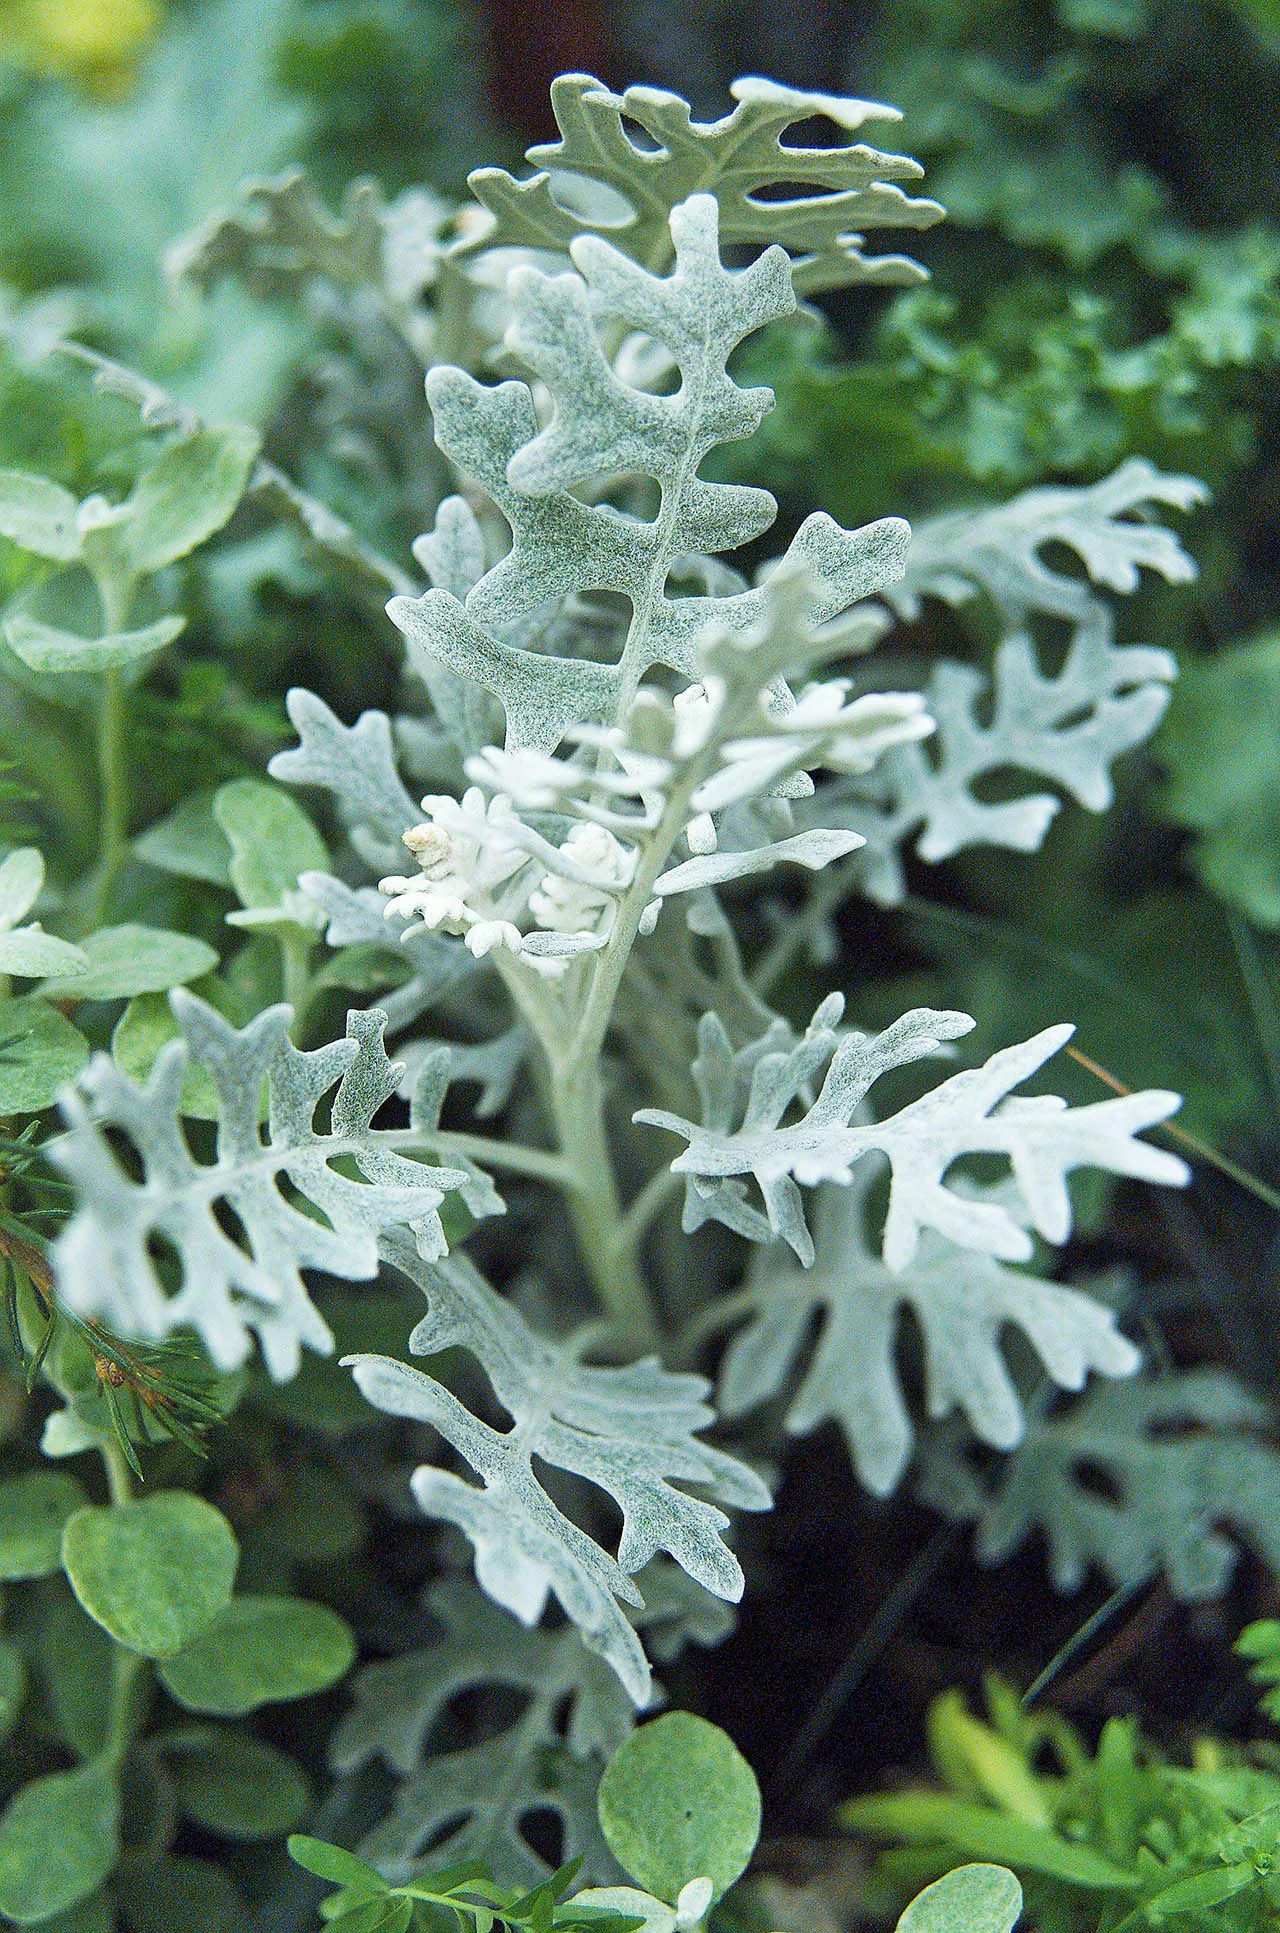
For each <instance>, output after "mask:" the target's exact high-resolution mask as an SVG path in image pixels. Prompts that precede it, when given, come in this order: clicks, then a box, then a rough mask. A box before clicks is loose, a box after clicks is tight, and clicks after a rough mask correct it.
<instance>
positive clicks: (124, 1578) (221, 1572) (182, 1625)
mask: <svg viewBox="0 0 1280 1933" xmlns="http://www.w3.org/2000/svg"><path fill="white" fill-rule="evenodd" d="M239 1555H240V1553H239V1550H238V1548H237V1546H236V1540H235V1536H234V1534H233V1532H232V1529H231V1526H230V1524H228V1523H227V1521H226V1519H225V1517H223V1516H222V1515H221V1514H220V1513H219V1512H218V1511H216V1510H214V1509H213V1508H212V1506H211V1505H209V1504H207V1503H205V1502H204V1501H203V1499H202V1498H200V1497H190V1496H187V1495H186V1494H185V1493H184V1492H182V1491H166V1492H164V1493H162V1494H161V1495H160V1496H157V1497H144V1498H142V1499H141V1500H140V1501H138V1502H136V1503H119V1504H112V1505H111V1506H110V1508H109V1509H106V1510H96V1509H93V1508H89V1509H84V1510H77V1511H75V1512H74V1513H73V1514H72V1515H71V1516H70V1517H69V1518H68V1519H67V1522H66V1524H65V1525H64V1526H63V1532H62V1563H63V1568H64V1569H65V1570H66V1573H67V1577H68V1580H69V1581H70V1584H71V1588H72V1590H73V1591H74V1592H75V1594H76V1596H77V1597H78V1598H79V1600H80V1602H81V1604H82V1605H83V1606H84V1608H85V1610H86V1611H87V1612H88V1613H89V1616H90V1617H91V1618H96V1620H97V1622H98V1623H99V1624H101V1625H102V1626H103V1627H104V1628H105V1629H106V1630H108V1631H109V1632H110V1633H111V1635H112V1637H113V1638H114V1639H115V1641H116V1643H117V1644H121V1645H125V1646H126V1647H127V1648H128V1649H129V1650H130V1651H137V1652H140V1653H141V1654H142V1656H143V1657H144V1658H171V1657H173V1655H174V1654H175V1653H176V1652H178V1651H181V1650H182V1649H183V1647H184V1646H185V1645H186V1644H188V1643H189V1642H190V1640H191V1639H192V1638H194V1637H195V1636H196V1635H197V1633H198V1632H200V1631H202V1630H203V1629H204V1627H205V1626H206V1625H207V1624H209V1623H210V1622H211V1621H212V1620H213V1619H214V1618H215V1617H216V1616H217V1614H218V1612H219V1611H221V1610H222V1608H223V1606H224V1605H225V1604H227V1603H228V1602H229V1600H230V1597H231V1588H232V1585H233V1584H234V1582H235V1574H236V1564H237V1561H238V1559H239Z"/></svg>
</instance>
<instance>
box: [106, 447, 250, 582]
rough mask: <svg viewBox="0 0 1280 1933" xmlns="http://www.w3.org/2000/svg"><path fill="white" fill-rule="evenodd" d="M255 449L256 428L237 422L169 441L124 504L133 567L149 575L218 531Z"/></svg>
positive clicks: (232, 505)
mask: <svg viewBox="0 0 1280 1933" xmlns="http://www.w3.org/2000/svg"><path fill="white" fill-rule="evenodd" d="M258 447H259V438H258V434H257V431H256V430H252V429H250V428H249V427H248V426H247V425H245V424H240V423H236V424H231V425H230V426H228V427H227V428H225V429H208V428H201V429H198V430H195V431H194V432H193V433H192V434H191V435H190V436H184V437H182V438H181V439H180V440H179V441H178V442H176V443H171V444H170V445H169V448H168V449H167V450H166V451H165V452H164V454H163V455H162V456H160V457H159V458H158V459H157V460H156V462H155V463H154V464H153V465H152V467H151V469H150V470H148V472H147V474H146V475H145V476H144V477H143V479H142V481H141V482H140V483H139V484H138V487H137V489H136V490H135V491H134V493H133V495H132V496H131V497H130V498H129V501H128V503H127V505H125V506H124V507H125V509H126V510H127V511H128V520H127V522H126V523H125V526H124V535H125V543H126V545H127V548H128V553H129V557H130V559H131V561H132V563H133V565H134V567H135V569H136V570H137V571H139V572H140V573H141V574H143V575H150V574H151V573H152V572H153V571H158V570H160V569H162V568H163V566H164V565H165V564H172V563H174V562H175V561H176V560H177V559H178V558H179V557H185V556H186V555H187V552H188V551H192V550H194V549H195V548H196V546H197V544H202V543H203V542H204V540H205V538H206V537H211V536H212V535H213V534H214V532H215V531H217V530H221V529H222V526H223V525H224V524H225V523H226V521H227V519H228V518H229V517H230V515H231V513H232V511H233V510H234V509H235V507H236V505H237V504H238V503H239V501H240V499H241V497H242V496H243V495H244V489H245V485H246V484H247V483H248V481H249V473H250V470H251V469H252V467H253V464H254V461H255V459H256V457H257V454H258Z"/></svg>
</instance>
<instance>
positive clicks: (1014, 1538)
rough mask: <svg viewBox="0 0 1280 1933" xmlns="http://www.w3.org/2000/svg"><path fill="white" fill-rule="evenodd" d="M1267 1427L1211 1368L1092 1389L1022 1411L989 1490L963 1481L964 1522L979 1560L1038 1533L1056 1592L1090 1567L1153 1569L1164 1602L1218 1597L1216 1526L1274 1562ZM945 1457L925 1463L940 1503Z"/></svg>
mask: <svg viewBox="0 0 1280 1933" xmlns="http://www.w3.org/2000/svg"><path fill="white" fill-rule="evenodd" d="M1269 1421H1270V1416H1269V1412H1268V1411H1267V1409H1266V1408H1265V1406H1264V1405H1263V1404H1261V1403H1259V1402H1258V1401H1256V1400H1255V1398H1253V1397H1252V1396H1250V1395H1248V1394H1247V1393H1246V1391H1245V1390H1244V1389H1243V1388H1242V1387H1241V1385H1240V1384H1239V1383H1237V1382H1236V1381H1235V1380H1234V1379H1233V1378H1232V1377H1230V1376H1228V1375H1225V1374H1223V1373H1222V1372H1220V1371H1217V1370H1192V1371H1187V1372H1184V1373H1180V1374H1177V1375H1170V1376H1165V1377H1159V1378H1156V1377H1144V1378H1141V1379H1139V1380H1136V1381H1133V1382H1122V1383H1099V1384H1097V1385H1096V1386H1095V1387H1094V1388H1092V1389H1090V1390H1089V1391H1088V1392H1087V1394H1086V1395H1084V1396H1083V1397H1081V1399H1080V1400H1079V1401H1078V1402H1077V1403H1074V1404H1072V1406H1071V1407H1070V1408H1069V1409H1067V1410H1064V1411H1063V1412H1062V1413H1061V1414H1054V1415H1048V1416H1040V1417H1033V1418H1032V1419H1031V1420H1030V1421H1029V1423H1028V1428H1027V1433H1026V1437H1025V1439H1024V1441H1023V1442H1022V1444H1021V1445H1020V1446H1019V1448H1018V1449H1017V1450H1015V1452H1014V1454H1013V1456H1012V1457H1011V1458H1010V1459H1009V1462H1008V1464H1007V1466H1006V1467H1005V1469H1004V1471H1003V1473H1002V1474H1001V1476H1000V1477H999V1478H998V1479H997V1480H996V1482H995V1484H994V1485H993V1486H992V1487H991V1488H990V1489H989V1490H985V1491H984V1489H983V1488H982V1487H981V1485H978V1486H977V1487H975V1485H974V1480H973V1479H972V1478H969V1479H968V1488H969V1490H970V1494H971V1497H972V1505H971V1506H970V1507H968V1508H966V1509H965V1510H964V1511H963V1513H962V1514H965V1515H969V1514H973V1515H976V1516H977V1519H978V1529H977V1538H976V1549H977V1553H978V1555H979V1557H981V1558H982V1559H983V1561H984V1562H986V1563H991V1564H997V1563H1000V1562H1002V1561H1003V1559H1004V1558H1006V1557H1007V1556H1009V1555H1010V1554H1011V1552H1013V1551H1014V1550H1016V1549H1017V1548H1018V1547H1019V1545H1021V1544H1022V1543H1024V1542H1025V1541H1026V1539H1027V1538H1028V1537H1029V1536H1031V1535H1032V1533H1033V1532H1034V1531H1036V1530H1041V1531H1043V1532H1044V1534H1045V1536H1046V1537H1047V1539H1048V1542H1049V1553H1050V1557H1049V1561H1050V1569H1051V1571H1052V1574H1053V1580H1054V1583H1055V1585H1056V1586H1057V1588H1058V1589H1059V1590H1064V1591H1073V1590H1078V1589H1079V1587H1080V1585H1081V1584H1082V1583H1083V1582H1084V1580H1085V1577H1086V1575H1087V1573H1088V1571H1089V1569H1090V1567H1091V1566H1092V1565H1096V1566H1097V1567H1098V1568H1099V1569H1100V1570H1101V1571H1102V1572H1103V1573H1104V1575H1105V1576H1106V1577H1107V1578H1108V1579H1109V1580H1110V1581H1111V1583H1112V1584H1115V1585H1124V1584H1136V1583H1139V1582H1141V1580H1142V1579H1143V1578H1146V1577H1149V1576H1151V1575H1152V1574H1153V1573H1155V1572H1156V1571H1158V1570H1162V1571H1163V1572H1164V1573H1165V1575H1166V1576H1167V1578H1168V1580H1169V1587H1170V1589H1171V1590H1172V1591H1173V1593H1174V1595H1175V1596H1176V1597H1179V1598H1181V1599H1183V1600H1184V1601H1189V1602H1195V1601H1196V1600H1198V1599H1201V1598H1207V1597H1216V1596H1218V1595H1219V1594H1220V1593H1221V1592H1222V1591H1223V1590H1224V1589H1225V1587H1226V1583H1227V1580H1228V1578H1229V1577H1230V1575H1231V1572H1232V1570H1233V1569H1234V1568H1235V1562H1236V1549H1235V1545H1234V1544H1233V1542H1232V1541H1231V1538H1229V1537H1228V1536H1227V1535H1225V1534H1224V1529H1225V1528H1229V1529H1230V1530H1231V1531H1232V1532H1233V1533H1234V1535H1235V1536H1236V1537H1237V1538H1238V1539H1240V1540H1241V1541H1243V1542H1245V1543H1247V1544H1249V1545H1250V1546H1251V1547H1252V1548H1253V1549H1255V1550H1256V1551H1257V1552H1258V1553H1259V1555H1260V1556H1261V1557H1262V1559H1263V1561H1264V1562H1265V1563H1266V1564H1268V1565H1269V1566H1271V1567H1272V1568H1275V1567H1277V1566H1280V1508H1278V1507H1277V1498H1278V1497H1280V1454H1278V1453H1277V1452H1276V1451H1275V1450H1274V1449H1272V1448H1271V1446H1270V1445H1269V1444H1268V1443H1265V1442H1263V1441H1262V1440H1261V1439H1260V1438H1259V1436H1257V1435H1256V1434H1254V1432H1255V1431H1257V1430H1259V1429H1262V1428H1265V1427H1266V1426H1267V1425H1268V1423H1269ZM946 1454H947V1453H946V1451H945V1450H942V1449H940V1450H939V1453H938V1459H939V1460H937V1461H935V1463H934V1465H933V1467H932V1468H931V1467H930V1466H929V1465H928V1464H926V1469H925V1487H926V1490H927V1492H928V1494H930V1495H931V1496H932V1497H934V1498H935V1499H936V1500H937V1501H938V1502H939V1503H940V1505H941V1507H943V1508H947V1504H946V1502H945V1500H944V1499H945V1495H946V1494H947V1491H946V1480H945V1458H946ZM1098 1472H1102V1473H1104V1476H1105V1481H1106V1485H1107V1487H1108V1488H1109V1489H1110V1492H1111V1494H1106V1493H1105V1491H1104V1490H1103V1489H1102V1488H1101V1487H1100V1485H1099V1483H1098V1481H1097V1480H1096V1473H1098ZM966 1474H967V1473H966ZM949 1494H950V1495H951V1496H952V1497H955V1498H957V1499H958V1498H959V1495H960V1491H959V1490H958V1489H952V1490H950V1492H949Z"/></svg>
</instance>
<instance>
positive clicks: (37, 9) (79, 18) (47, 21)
mask: <svg viewBox="0 0 1280 1933" xmlns="http://www.w3.org/2000/svg"><path fill="white" fill-rule="evenodd" d="M162 17H163V16H162V6H161V0H0V62H5V61H7V62H9V63H11V64H13V65H17V66H21V67H25V68H28V69H29V70H30V71H32V72H34V73H39V74H60V75H64V76H66V77H68V78H70V79H74V80H78V81H80V82H81V83H82V84H84V85H85V86H87V87H89V88H90V89H92V90H93V91H94V92H97V93H104V94H108V95H116V94H120V93H123V92H124V91H125V90H126V89H127V87H128V86H129V83H130V81H131V80H132V78H133V69H134V65H135V63H136V61H137V59H138V57H139V55H140V54H142V53H143V52H144V51H145V49H146V48H147V46H148V45H149V43H150V42H151V41H152V40H153V39H154V38H155V35H156V33H157V32H158V31H159V28H160V25H161V21H162Z"/></svg>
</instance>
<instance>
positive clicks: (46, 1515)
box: [0, 1470, 85, 1578]
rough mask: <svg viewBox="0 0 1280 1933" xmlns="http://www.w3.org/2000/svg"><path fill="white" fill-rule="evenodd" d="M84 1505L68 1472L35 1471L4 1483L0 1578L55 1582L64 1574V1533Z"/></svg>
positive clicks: (0, 1502) (0, 1498)
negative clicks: (58, 1573)
mask: <svg viewBox="0 0 1280 1933" xmlns="http://www.w3.org/2000/svg"><path fill="white" fill-rule="evenodd" d="M84 1501H85V1495H84V1491H83V1490H82V1489H81V1488H80V1485H79V1484H78V1483H77V1482H76V1480H75V1478H74V1477H72V1476H68V1474H67V1472H66V1471H65V1470H32V1471H31V1472H30V1474H29V1475H28V1476H23V1477H9V1478H7V1479H6V1480H5V1482H3V1483H0V1577H9V1578H28V1577H52V1575H53V1573H54V1572H55V1571H60V1570H61V1569H62V1530H63V1525H64V1524H65V1523H66V1521H67V1518H68V1517H70V1516H71V1514H72V1512H73V1511H76V1510H79V1509H80V1508H81V1507H82V1506H83V1504H84Z"/></svg>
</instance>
